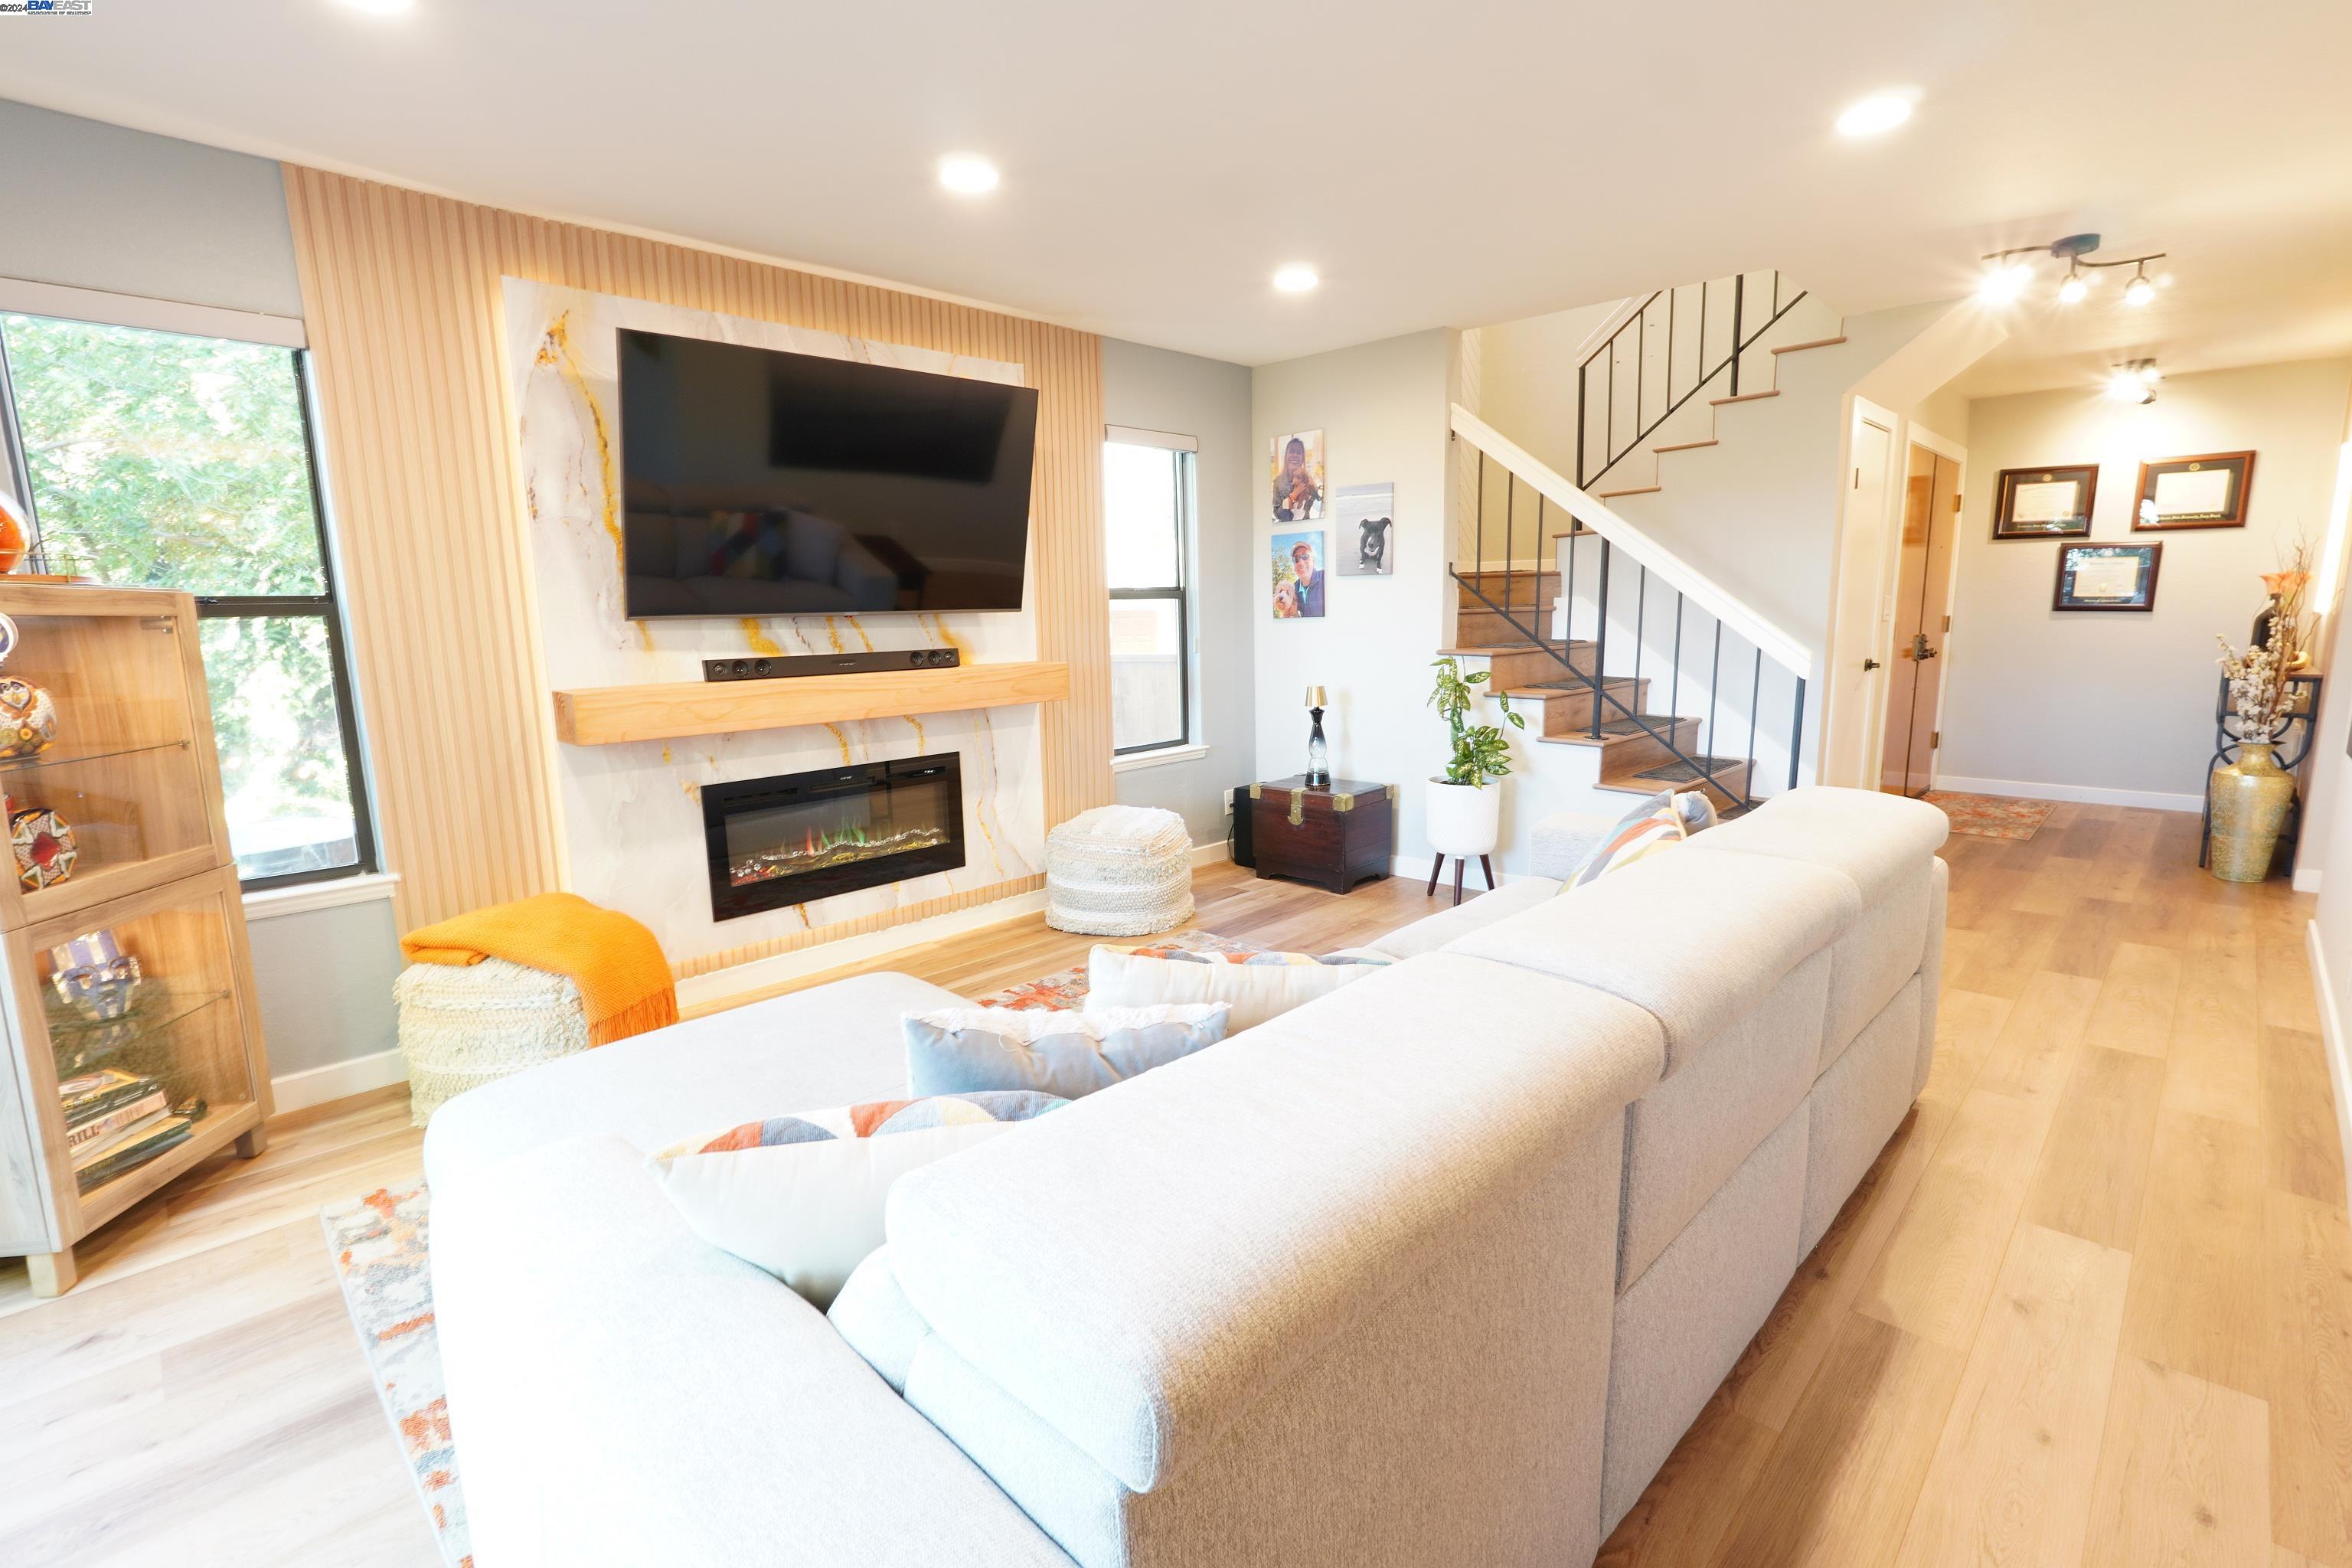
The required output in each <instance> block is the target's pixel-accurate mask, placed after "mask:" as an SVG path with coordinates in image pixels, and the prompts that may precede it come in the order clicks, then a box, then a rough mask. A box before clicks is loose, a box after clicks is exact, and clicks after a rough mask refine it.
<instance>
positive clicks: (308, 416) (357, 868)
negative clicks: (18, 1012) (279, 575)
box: [0, 310, 379, 893]
mask: <svg viewBox="0 0 2352 1568" xmlns="http://www.w3.org/2000/svg"><path fill="white" fill-rule="evenodd" d="M5 313H6V314H10V315H24V316H37V315H41V314H43V312H41V311H38V310H9V311H6V312H5ZM63 319H65V320H68V321H85V322H87V324H89V325H91V326H99V327H129V328H131V329H132V330H134V331H160V332H176V333H177V335H179V336H183V337H209V338H213V339H215V341H218V342H241V343H247V344H250V345H251V346H254V347H257V348H276V349H278V350H279V352H281V353H285V354H286V355H287V356H288V358H289V361H290V363H292V365H293V369H294V395H295V401H296V403H297V404H298V405H299V409H300V413H301V417H302V464H303V469H304V477H305V479H307V481H308V483H309V485H310V521H311V526H312V527H313V528H314V529H315V530H316V531H317V532H318V542H319V587H320V592H318V593H316V594H270V595H203V594H198V595H195V596H194V597H195V601H196V618H197V619H198V620H199V621H207V620H268V619H284V620H317V621H319V622H320V623H321V625H322V626H324V627H325V630H326V636H327V666H328V669H329V671H330V674H331V679H332V681H333V685H334V692H335V721H336V729H337V731H338V732H339V733H340V734H341V738H342V744H343V772H344V775H345V784H346V787H347V790H348V793H349V796H350V799H351V804H352V848H353V850H354V858H353V859H352V864H350V865H348V866H320V867H315V868H312V869H310V870H307V871H287V872H282V873H279V874H278V875H276V876H269V877H247V876H246V875H244V874H243V872H242V871H241V870H240V871H239V873H238V877H237V886H238V889H239V890H240V891H242V892H247V893H257V892H265V891H268V889H273V888H292V887H300V886H303V885H305V884H308V883H312V882H331V881H340V880H341V879H345V878H348V877H365V876H373V875H374V874H375V873H376V871H377V870H378V869H379V867H378V864H377V861H376V842H375V817H374V813H373V811H372V810H371V809H370V803H369V799H368V786H367V757H366V753H365V752H363V751H362V749H361V742H360V723H359V702H358V700H357V695H356V692H355V689H354V688H353V686H352V668H351V658H350V652H349V649H348V647H346V645H345V638H344V636H343V616H342V601H341V595H339V594H338V593H337V592H336V585H335V557H334V550H333V548H332V546H331V542H330V541H329V538H328V530H327V492H326V487H325V486H324V485H323V484H321V483H320V478H319V426H318V418H317V414H318V405H317V402H316V400H315V398H314V397H313V395H312V388H311V379H310V350H308V349H299V348H289V347H286V346H285V345H283V344H278V343H255V342H253V340H252V339H250V338H238V337H232V336H227V335H226V334H221V333H215V332H205V331H185V332H180V331H178V330H177V329H175V328H169V327H153V326H149V325H146V324H144V323H139V322H129V321H104V320H100V319H97V318H94V317H80V316H70V317H65V318H63ZM24 445H25V437H24V427H23V426H22V424H21V423H20V422H19V419H18V416H17V411H16V388H15V386H14V384H12V383H11V381H10V378H9V371H8V351H7V342H6V340H5V336H0V447H5V448H6V457H7V462H8V472H9V475H10V482H11V485H12V487H13V489H15V492H16V497H17V500H18V502H19V504H20V505H22V506H23V507H24V509H25V515H26V517H27V518H28V519H30V520H31V521H32V525H33V526H32V533H33V539H34V542H35V543H36V544H37V543H38V542H40V539H41V519H40V510H39V503H38V501H37V500H36V499H35V497H34V493H33V479H32V470H31V468H30V465H29V464H27V463H26V458H25V454H24ZM235 853H236V845H235V844H234V842H232V843H231V845H230V854H231V858H232V863H234V858H235Z"/></svg>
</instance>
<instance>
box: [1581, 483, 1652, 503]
mask: <svg viewBox="0 0 2352 1568" xmlns="http://www.w3.org/2000/svg"><path fill="white" fill-rule="evenodd" d="M1661 489H1664V486H1662V485H1629V486H1627V487H1626V488H1625V489H1622V490H1595V491H1593V492H1592V495H1593V499H1594V500H1616V499H1617V498H1618V497H1619V496H1648V495H1655V494H1657V493H1658V491H1659V490H1661Z"/></svg>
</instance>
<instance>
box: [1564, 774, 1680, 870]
mask: <svg viewBox="0 0 2352 1568" xmlns="http://www.w3.org/2000/svg"><path fill="white" fill-rule="evenodd" d="M1688 836H1689V830H1688V828H1687V826H1685V821H1684V817H1683V814H1682V812H1681V811H1680V810H1679V809H1677V807H1676V805H1675V802H1674V801H1673V800H1671V799H1668V800H1665V801H1664V802H1660V801H1659V800H1657V799H1656V798H1655V797H1653V798H1651V799H1648V800H1644V801H1643V802H1642V804H1641V805H1639V806H1637V807H1635V808H1634V809H1633V811H1631V812H1628V813H1627V814H1626V815H1625V816H1624V817H1623V818H1622V820H1621V821H1619V823H1618V824H1617V826H1615V827H1613V828H1611V829H1610V831H1609V837H1606V838H1604V839H1602V840H1601V842H1600V843H1598V844H1596V845H1594V846H1593V847H1592V853H1591V854H1590V855H1587V856H1586V857H1585V858H1584V864H1583V865H1581V866H1579V867H1578V868H1576V874H1575V875H1574V876H1572V877H1570V878H1569V879H1568V880H1567V881H1565V882H1562V883H1561V884H1560V885H1559V890H1560V891H1561V892H1563V893H1565V892H1567V891H1569V890H1570V889H1574V888H1582V887H1587V886H1589V885H1591V883H1594V882H1597V881H1599V880H1600V879H1601V878H1603V877H1605V876H1607V875H1608V874H1609V873H1610V872H1612V871H1620V870H1622V869H1624V868H1626V867H1628V866H1631V865H1632V864H1633V862H1634V861H1636V860H1640V859H1643V858H1647V857H1649V856H1652V855H1654V854H1656V853H1657V852H1658V851H1659V850H1661V849H1665V848H1669V847H1673V846H1675V845H1676V844H1680V843H1681V842H1682V841H1683V840H1684V839H1685V837H1688Z"/></svg>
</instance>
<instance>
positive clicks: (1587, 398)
mask: <svg viewBox="0 0 2352 1568" xmlns="http://www.w3.org/2000/svg"><path fill="white" fill-rule="evenodd" d="M1591 387H1592V362H1591V360H1586V361H1585V362H1584V363H1582V364H1580V365H1578V366H1577V367H1576V482H1577V484H1578V485H1579V486H1581V485H1582V484H1583V483H1584V430H1585V426H1588V425H1590V424H1591V422H1592V398H1591V395H1590V394H1591Z"/></svg>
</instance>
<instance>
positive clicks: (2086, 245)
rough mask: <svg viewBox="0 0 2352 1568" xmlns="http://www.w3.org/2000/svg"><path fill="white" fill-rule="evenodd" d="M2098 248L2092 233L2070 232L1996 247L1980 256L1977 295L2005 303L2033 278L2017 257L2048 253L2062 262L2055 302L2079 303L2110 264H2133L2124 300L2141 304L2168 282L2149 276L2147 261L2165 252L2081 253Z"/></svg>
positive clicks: (2019, 292) (2157, 259)
mask: <svg viewBox="0 0 2352 1568" xmlns="http://www.w3.org/2000/svg"><path fill="white" fill-rule="evenodd" d="M2098 248H2099V237H2098V236H2097V235H2095V234H2070V235H2068V236H2067V237H2065V238H2063V239H2056V240H2053V241H2051V242H2050V243H2049V244H2048V245H2020V246H2013V247H2011V248H2010V249H2007V250H1996V251H1994V252H1992V253H1991V254H1990V255H1989V256H1986V257H1984V258H1981V259H1982V260H1983V261H1984V263H1985V275H1984V278H1983V280H1982V281H1981V282H1979V284H1978V285H1977V297H1978V298H1979V299H1980V300H1984V301H1985V302H1986V303H1987V304H1989V305H2006V304H2008V303H2009V302H2010V301H2011V300H2016V299H2018V298H2020V297H2021V296H2022V295H2023V294H2024V292H2025V290H2026V289H2027V288H2028V287H2029V286H2030V285H2031V284H2032V281H2033V268H2032V267H2030V266H2028V265H2027V264H2026V263H2025V262H2024V261H2022V260H2021V259H2019V258H2021V257H2028V256H2052V257H2055V258H2057V259H2059V260H2061V261H2063V262H2064V263H2065V264H2066V276H2065V279H2063V281H2062V282H2060V284H2059V285H2058V302H2059V303H2060V304H2062V305H2079V304H2081V303H2082V302H2083V301H2084V300H2085V299H2086V298H2088V297H2089V295H2090V292H2091V285H2092V284H2093V283H2095V282H2096V281H2097V280H2098V279H2097V274H2098V273H2099V272H2101V271H2103V270H2105V268H2110V267H2129V268H2136V269H2137V270H2135V271H2134V272H2133V273H2132V278H2131V281H2130V282H2128V283H2126V284H2125V285H2124V303H2125V304H2126V305H2134V306H2137V305H2145V304H2147V302H2148V301H2149V300H2153V299H2155V298H2156V290H2157V286H2158V284H2160V283H2169V282H2170V281H2172V279H2170V278H2168V277H2163V278H2150V277H2149V276H2148V275H2147V264H2148V263H2149V262H2151V261H2161V260H2163V259H2164V255H2165V253H2164V252H2163V251H2161V250H2156V251H2150V252H2149V253H2148V254H2147V255H2146V256H2126V257H2125V258H2122V259H2120V260H2116V261H2085V260H2084V257H2086V256H2088V255H2090V254H2091V252H2093V251H2095V250H2096V249H2098Z"/></svg>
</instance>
